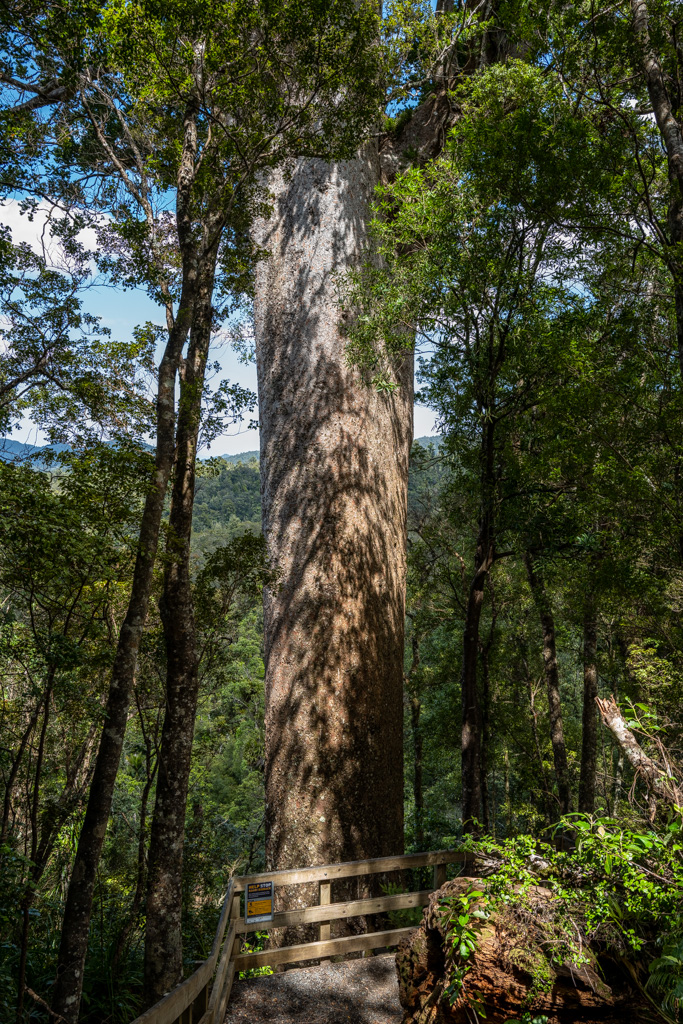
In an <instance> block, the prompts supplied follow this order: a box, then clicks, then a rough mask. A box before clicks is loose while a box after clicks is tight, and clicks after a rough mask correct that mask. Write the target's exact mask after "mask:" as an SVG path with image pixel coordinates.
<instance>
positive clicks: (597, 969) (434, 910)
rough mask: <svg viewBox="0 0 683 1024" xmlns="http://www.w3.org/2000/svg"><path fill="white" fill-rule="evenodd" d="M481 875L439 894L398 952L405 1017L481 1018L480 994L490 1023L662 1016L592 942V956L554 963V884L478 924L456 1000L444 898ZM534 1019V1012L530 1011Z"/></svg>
mask: <svg viewBox="0 0 683 1024" xmlns="http://www.w3.org/2000/svg"><path fill="white" fill-rule="evenodd" d="M471 888H475V889H476V888H481V881H480V880H478V879H473V878H458V879H455V880H454V881H452V882H447V883H446V884H445V885H444V886H442V887H441V889H439V890H437V892H435V893H433V894H432V897H431V900H430V902H429V905H428V906H427V907H425V910H424V914H423V918H422V923H421V924H420V927H419V928H418V929H417V930H416V931H415V932H414V933H413V935H412V936H411V937H410V938H409V939H404V940H403V941H402V943H401V945H400V946H399V950H398V953H397V954H396V969H397V972H398V980H399V998H400V1001H401V1006H402V1007H403V1010H404V1016H403V1024H473V1022H474V1021H479V1020H481V1019H482V1018H481V1017H479V1016H477V1014H476V1012H475V1009H474V1005H473V1001H472V1000H473V998H474V1000H475V1001H480V1008H481V1010H482V1011H484V1012H485V1014H486V1016H485V1018H483V1020H485V1022H486V1024H506V1022H507V1021H522V1018H523V1015H524V1013H526V1012H527V1011H528V1012H529V1013H530V1016H531V1019H533V1018H535V1017H544V1016H545V1017H547V1018H548V1024H624V1022H626V1021H628V1022H629V1024H645V1022H648V1024H649V1022H655V1021H661V1018H660V1017H659V1015H658V1014H657V1013H656V1011H655V1009H654V1007H652V1006H651V1005H650V1003H648V1001H647V1000H646V999H645V998H644V997H643V995H642V994H641V993H640V991H639V989H638V987H637V986H636V985H635V984H634V982H633V981H632V980H631V979H630V978H629V976H628V974H627V973H626V971H625V969H623V968H622V967H621V966H620V965H619V964H618V963H617V962H616V961H615V960H613V959H610V958H609V957H608V956H607V955H606V954H604V952H603V953H600V952H596V951H594V950H592V949H590V948H589V947H585V948H584V952H585V955H587V956H588V957H589V958H590V963H588V964H585V963H583V964H581V965H578V966H577V965H573V964H572V963H569V962H565V963H563V964H560V965H557V964H552V965H551V963H550V961H549V959H548V953H549V952H550V949H551V947H552V943H553V936H552V929H553V917H554V909H553V906H552V904H553V900H552V894H551V892H550V890H549V889H546V888H543V887H542V886H536V887H534V889H533V891H532V892H531V893H530V894H529V895H528V897H527V899H526V901H525V902H524V904H523V909H522V907H521V906H520V908H516V907H505V908H503V909H501V910H496V911H494V912H493V913H492V914H491V917H490V918H489V920H488V921H486V922H485V923H483V924H482V926H481V928H480V929H479V930H478V936H477V948H476V951H475V953H474V955H473V956H472V957H471V958H470V959H469V961H468V962H469V963H471V965H472V967H471V969H470V970H469V971H468V972H467V974H466V975H465V981H464V986H463V990H462V992H463V994H462V996H461V997H460V998H458V999H456V1001H455V1003H454V1004H453V1005H451V1003H450V1000H449V998H448V997H446V996H445V995H444V992H445V989H446V988H447V986H448V984H449V978H448V977H447V975H448V974H449V965H448V951H449V948H450V943H449V942H448V940H447V936H446V930H447V919H448V914H447V912H445V911H444V909H443V907H442V906H440V901H441V900H443V899H444V898H446V897H448V896H458V895H461V894H463V893H465V892H467V891H468V890H469V889H471ZM527 1019H529V1018H527Z"/></svg>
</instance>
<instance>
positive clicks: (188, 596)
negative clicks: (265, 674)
mask: <svg viewBox="0 0 683 1024" xmlns="http://www.w3.org/2000/svg"><path fill="white" fill-rule="evenodd" d="M207 233H209V231H207ZM212 233H215V232H212ZM216 256H217V253H216V248H215V247H214V249H213V250H212V251H210V252H209V254H208V256H207V257H206V258H205V260H204V265H203V266H202V267H201V269H200V272H199V281H198V287H197V295H196V298H195V306H194V316H193V320H192V328H191V331H190V344H189V349H188V354H187V358H186V359H185V362H184V365H183V374H182V381H181V387H180V397H179V402H178V429H177V438H176V458H175V472H174V477H173V489H172V493H171V508H170V512H169V521H168V538H167V543H166V566H165V570H164V588H163V594H162V599H161V602H160V611H161V619H162V623H163V627H164V640H165V644H166V706H165V710H164V725H163V729H162V733H161V747H160V749H159V760H158V777H157V786H156V800H155V804H154V815H153V818H152V828H151V833H150V843H149V866H148V875H147V901H146V908H145V909H146V922H145V976H144V988H145V1001H146V1002H147V1003H148V1004H149V1005H152V1004H153V1003H155V1002H156V1001H157V1000H158V999H161V997H162V996H163V995H164V993H166V992H168V991H170V989H171V988H173V987H174V986H175V985H177V984H178V982H179V981H181V980H182V975H183V941H182V872H183V847H184V840H185V808H186V805H187V791H188V785H189V779H190V763H191V758H192V741H193V738H194V724H195V718H196V714H197V697H198V692H199V660H198V655H197V640H196V628H195V615H194V602H193V596H192V581H191V574H190V542H191V539H192V510H193V506H194V487H195V474H196V462H197V438H198V434H199V424H200V420H201V409H202V396H203V389H204V378H205V373H206V362H207V359H208V355H209V346H210V343H211V326H212V306H211V300H212V296H213V286H214V276H215V267H216Z"/></svg>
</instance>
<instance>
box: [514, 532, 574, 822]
mask: <svg viewBox="0 0 683 1024" xmlns="http://www.w3.org/2000/svg"><path fill="white" fill-rule="evenodd" d="M524 564H525V566H526V571H527V578H528V580H529V587H530V588H531V594H532V597H533V599H534V604H535V605H536V609H537V611H538V614H539V617H540V620H541V627H542V629H543V666H544V669H545V679H546V687H547V690H548V712H549V716H550V740H551V742H552V745H553V760H554V762H555V778H556V781H557V792H558V796H559V801H560V813H561V814H568V813H569V812H570V811H571V787H570V783H569V767H568V765H567V748H566V746H565V742H564V727H563V724H562V702H561V701H560V677H559V670H558V665H557V648H556V644H555V619H554V616H553V612H552V608H551V607H550V601H549V600H548V596H547V594H546V592H545V587H544V585H543V580H542V579H541V577H540V576H539V575H538V573H537V571H536V566H535V564H534V560H533V557H532V555H531V552H530V551H527V552H526V554H525V555H524Z"/></svg>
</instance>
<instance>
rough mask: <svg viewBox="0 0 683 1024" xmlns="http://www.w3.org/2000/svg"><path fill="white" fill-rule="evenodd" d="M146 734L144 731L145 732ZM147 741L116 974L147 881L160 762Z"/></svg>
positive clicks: (114, 966) (114, 959)
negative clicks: (133, 869) (131, 888)
mask: <svg viewBox="0 0 683 1024" xmlns="http://www.w3.org/2000/svg"><path fill="white" fill-rule="evenodd" d="M143 733H144V730H143ZM144 739H145V764H146V769H147V771H146V776H147V777H146V779H145V785H144V786H143V789H142V795H141V797H140V822H139V827H138V863H137V873H136V879H135V893H134V894H133V902H132V904H131V907H130V911H129V913H128V918H127V920H126V923H125V924H124V926H123V928H122V929H121V932H120V934H119V937H118V939H117V941H116V949H115V950H114V955H113V957H112V972H113V973H114V974H115V973H116V970H117V967H118V964H119V961H120V959H121V957H122V956H123V953H124V950H125V948H126V944H127V942H128V938H129V936H130V934H131V932H132V931H133V929H134V928H135V926H136V924H137V921H138V916H139V914H140V910H141V908H142V901H143V898H144V895H145V883H146V881H147V835H146V832H147V804H148V801H149V794H150V792H151V790H152V786H153V785H154V779H155V777H156V773H157V765H158V762H157V760H156V758H153V756H152V737H151V736H149V735H148V734H147V733H144Z"/></svg>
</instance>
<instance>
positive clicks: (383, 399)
mask: <svg viewBox="0 0 683 1024" xmlns="http://www.w3.org/2000/svg"><path fill="white" fill-rule="evenodd" d="M378 173H379V170H378V165H377V159H376V154H375V153H374V151H373V150H372V149H371V148H370V147H368V148H367V149H366V150H365V151H364V153H363V154H362V155H361V156H359V157H358V158H357V159H354V160H349V161H345V162H343V163H338V164H332V165H330V164H328V163H326V162H324V161H322V160H299V161H296V162H294V163H293V165H292V166H291V168H290V173H289V174H287V173H285V172H277V173H275V174H274V175H273V177H272V179H271V182H270V187H271V190H272V192H273V195H274V205H273V211H272V214H271V216H270V218H269V219H268V220H267V221H261V222H260V223H259V224H258V225H257V227H256V240H257V242H258V243H259V244H260V245H261V246H263V248H265V249H266V250H267V251H268V252H269V254H270V258H268V259H266V260H264V261H263V262H262V263H261V264H260V266H259V269H258V273H257V282H256V296H257V300H256V307H255V313H256V323H255V326H256V356H257V368H258V390H259V407H260V428H261V491H262V501H263V528H264V534H265V538H266V542H267V547H268V553H269V555H270V557H271V559H272V560H273V562H274V563H275V565H276V566H277V568H278V569H279V572H280V582H279V586H276V587H272V588H271V589H269V590H268V591H267V592H266V594H265V598H264V612H265V657H266V857H267V863H268V866H269V867H271V868H284V867H289V866H294V865H309V864H320V863H324V862H326V861H338V860H349V859H356V858H362V857H373V856H379V855H383V854H392V853H398V852H399V851H401V850H402V847H403V700H402V689H403V641H404V590H405V588H404V578H405V557H406V554H405V549H406V509H407V477H408V456H409V451H410V444H411V440H412V402H413V395H412V368H411V365H410V362H409V361H408V360H406V364H405V367H404V370H403V374H402V381H401V387H400V388H399V389H398V391H397V392H396V393H394V394H378V393H376V392H375V391H373V390H371V389H369V388H368V387H366V386H364V385H363V384H362V382H361V381H360V380H359V377H358V374H357V373H356V371H354V370H353V369H351V368H350V367H349V366H348V364H347V361H346V358H345V338H344V334H343V331H342V329H341V327H340V320H341V312H340V306H339V302H338V295H337V280H336V275H338V274H341V273H343V272H344V271H345V270H346V269H347V268H348V267H349V266H350V265H351V264H352V262H353V260H354V259H355V258H357V256H358V254H359V253H360V252H361V251H362V249H363V247H364V246H365V244H366V225H367V222H368V213H369V202H370V200H371V198H372V192H373V188H374V186H375V184H376V182H377V180H378ZM302 888H303V887H295V889H294V891H293V893H292V894H291V898H292V899H291V900H290V903H291V905H294V902H296V900H297V897H299V898H300V897H301V895H302V893H301V889H302ZM292 900H293V901H294V902H292Z"/></svg>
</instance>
